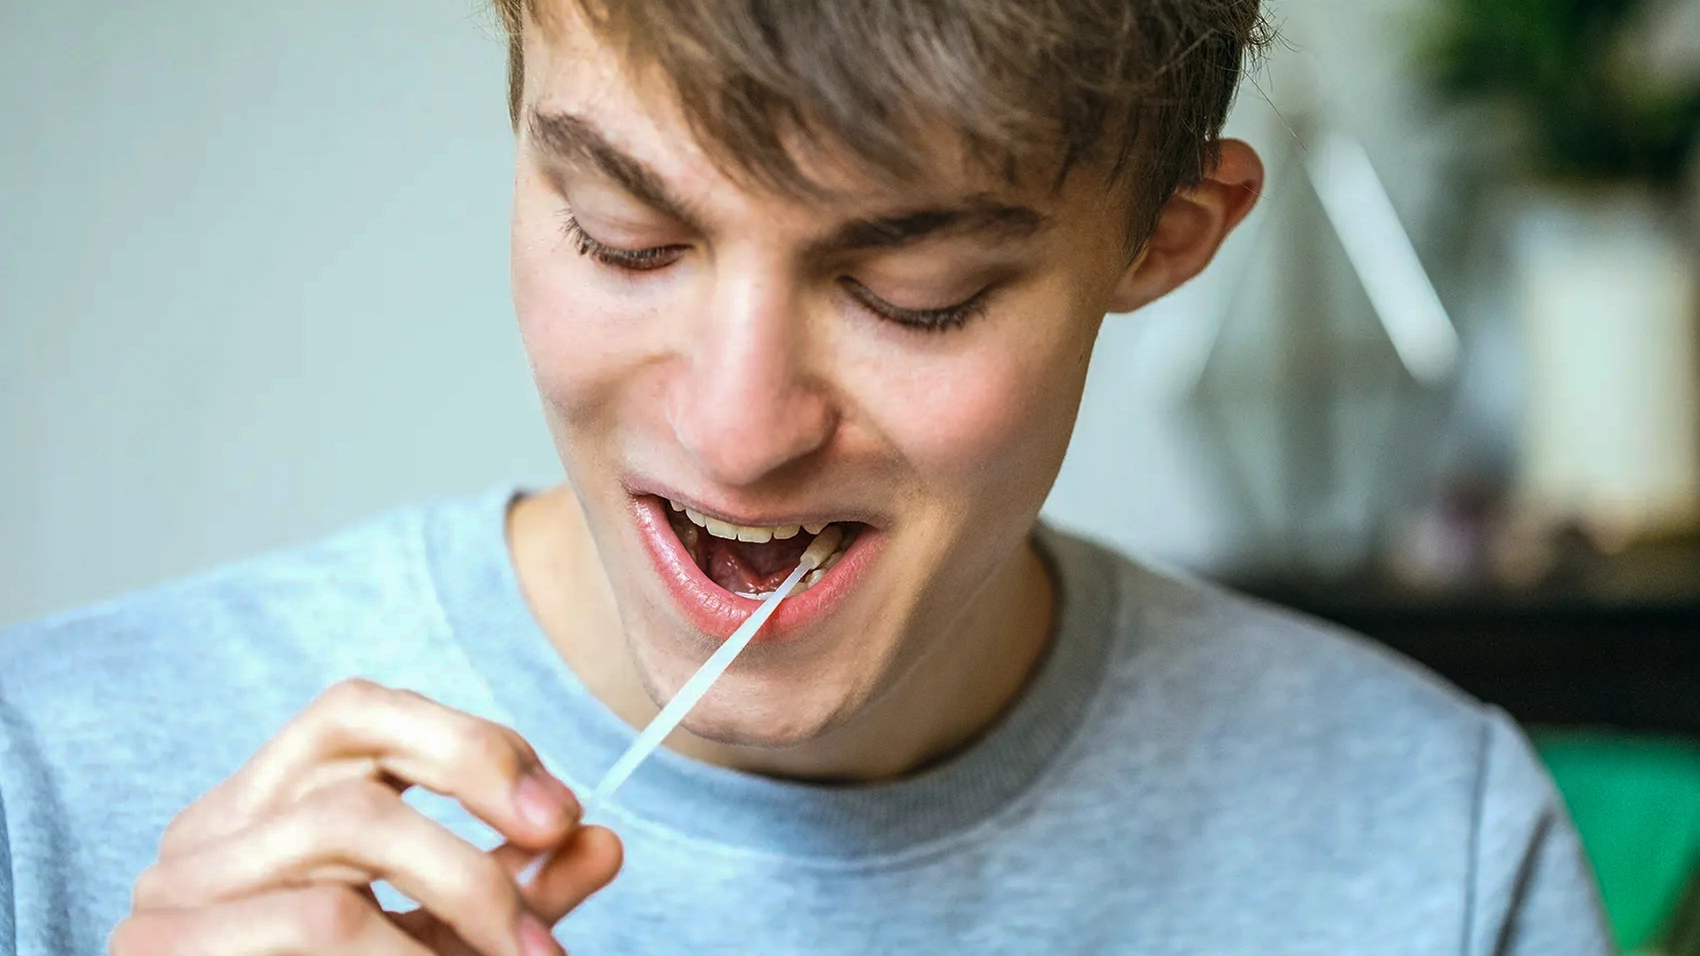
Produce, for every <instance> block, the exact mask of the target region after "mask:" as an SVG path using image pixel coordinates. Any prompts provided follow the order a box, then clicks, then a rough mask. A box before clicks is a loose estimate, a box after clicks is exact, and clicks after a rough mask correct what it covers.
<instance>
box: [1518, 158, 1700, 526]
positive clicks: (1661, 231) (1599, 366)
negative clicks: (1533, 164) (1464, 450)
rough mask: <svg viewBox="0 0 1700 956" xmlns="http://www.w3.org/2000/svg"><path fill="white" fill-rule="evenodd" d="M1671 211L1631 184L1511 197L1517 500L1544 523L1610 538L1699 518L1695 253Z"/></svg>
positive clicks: (1699, 337)
mask: <svg viewBox="0 0 1700 956" xmlns="http://www.w3.org/2000/svg"><path fill="white" fill-rule="evenodd" d="M1679 209H1680V204H1678V203H1675V202H1671V201H1666V200H1665V199H1664V197H1662V196H1661V195H1660V194H1657V193H1655V192H1654V191H1652V190H1650V189H1639V188H1635V187H1628V186H1625V187H1602V188H1598V189H1558V188H1547V189H1541V190H1535V191H1532V192H1531V193H1530V194H1529V195H1528V196H1527V197H1526V198H1525V200H1524V202H1523V203H1522V204H1521V212H1520V214H1519V216H1518V220H1517V223H1516V225H1515V227H1514V237H1515V239H1514V245H1515V261H1516V264H1517V265H1516V267H1517V277H1516V282H1517V301H1518V308H1519V310H1520V312H1521V318H1522V323H1523V333H1524V336H1525V349H1524V353H1525V356H1526V361H1527V366H1526V375H1527V380H1526V396H1527V404H1526V406H1525V417H1524V433H1523V436H1522V437H1523V442H1522V460H1521V473H1520V480H1519V493H1520V495H1519V497H1520V499H1521V504H1522V505H1523V506H1524V507H1525V508H1527V509H1529V510H1530V511H1531V512H1532V513H1534V514H1535V515H1537V516H1539V517H1540V518H1541V519H1542V520H1544V521H1553V522H1570V521H1574V522H1577V523H1579V524H1581V525H1582V526H1583V527H1584V528H1587V529H1590V530H1591V531H1594V532H1596V533H1598V534H1600V535H1603V536H1604V537H1605V538H1606V539H1607V540H1608V541H1616V542H1627V541H1628V540H1630V539H1633V538H1636V537H1641V536H1646V535H1663V534H1668V533H1682V532H1691V531H1693V530H1695V528H1696V526H1697V525H1700V354H1697V353H1700V330H1697V327H1696V321H1697V316H1700V276H1697V266H1700V262H1697V256H1696V254H1695V252H1694V244H1693V242H1692V240H1691V239H1690V237H1689V234H1688V233H1687V231H1686V229H1685V228H1684V224H1683V223H1682V222H1681V221H1680V219H1679V215H1678V213H1679Z"/></svg>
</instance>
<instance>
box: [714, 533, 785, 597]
mask: <svg viewBox="0 0 1700 956" xmlns="http://www.w3.org/2000/svg"><path fill="white" fill-rule="evenodd" d="M813 540H814V535H812V534H808V533H803V534H799V535H797V536H796V537H794V538H787V539H786V540H784V541H769V542H766V543H764V544H756V543H754V542H750V541H727V540H726V539H724V538H716V537H713V536H712V535H707V534H704V535H702V536H701V538H700V540H699V541H698V544H697V554H696V555H694V557H695V558H696V559H697V564H698V565H699V566H701V567H702V569H703V571H705V572H706V573H707V574H708V576H709V578H710V579H711V580H713V581H714V583H715V584H718V585H720V586H721V587H723V588H725V589H726V590H728V591H731V592H733V593H735V594H765V593H767V592H769V591H772V590H775V589H776V588H778V587H779V585H781V584H783V583H784V582H785V576H786V575H787V574H790V573H791V571H792V570H793V569H795V568H796V567H797V562H798V561H801V560H802V558H803V552H804V551H806V550H808V547H809V542H810V541H813Z"/></svg>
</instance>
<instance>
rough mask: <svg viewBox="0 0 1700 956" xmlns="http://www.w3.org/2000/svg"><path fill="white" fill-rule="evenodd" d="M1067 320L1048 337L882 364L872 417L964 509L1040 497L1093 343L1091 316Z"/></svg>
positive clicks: (1023, 503) (1021, 503)
mask: <svg viewBox="0 0 1700 956" xmlns="http://www.w3.org/2000/svg"><path fill="white" fill-rule="evenodd" d="M1056 321H1057V322H1059V323H1060V322H1062V321H1064V320H1063V319H1062V318H1060V317H1059V318H1058V319H1057V320H1056ZM1067 321H1068V322H1069V323H1072V324H1071V325H1066V326H1064V325H1059V326H1056V328H1058V329H1059V332H1058V334H1056V335H1053V336H1048V337H1033V336H1026V337H1022V336H1005V337H1004V338H1003V340H1002V341H998V342H995V343H980V344H978V345H976V346H972V347H965V348H963V349H962V350H961V352H960V353H958V354H954V355H951V356H949V357H947V358H944V359H942V360H941V359H938V358H937V357H935V358H934V360H932V361H928V360H925V359H918V360H916V361H914V362H913V363H904V364H903V365H902V366H899V367H897V368H896V369H893V368H891V367H890V366H887V370H886V371H885V372H883V373H882V374H881V377H882V379H883V380H884V382H883V384H882V385H880V386H879V387H878V388H877V389H875V391H874V392H873V394H876V395H878V396H879V398H878V399H877V400H878V402H879V409H878V411H877V412H876V416H877V417H878V418H879V419H880V420H881V421H882V422H883V423H884V428H883V430H884V431H885V433H886V434H887V435H888V436H889V437H890V438H891V439H892V441H893V442H894V444H896V445H897V446H898V447H899V448H901V449H903V450H904V457H905V458H907V459H908V460H909V462H910V463H911V464H912V465H913V466H914V467H915V468H916V469H917V470H918V471H920V472H921V473H922V474H923V475H924V476H925V478H926V479H928V481H927V483H928V484H929V485H930V486H932V487H935V488H945V489H950V491H948V492H947V494H952V495H953V496H955V497H958V498H967V497H969V496H970V495H972V496H973V497H974V498H976V499H977V500H976V502H975V504H974V505H973V506H971V510H982V509H983V508H984V507H985V506H986V505H991V506H993V507H1020V508H1022V509H1023V510H1024V509H1025V508H1026V507H1027V506H1028V505H1031V506H1032V508H1034V509H1036V508H1037V507H1038V504H1039V503H1042V502H1043V499H1044V496H1045V494H1046V492H1047V491H1048V489H1049V487H1050V483H1051V481H1052V479H1053V478H1055V476H1056V471H1057V468H1058V467H1059V466H1060V465H1061V463H1062V457H1063V453H1064V452H1065V451H1066V450H1067V448H1068V438H1069V433H1070V431H1071V429H1072V427H1073V423H1074V416H1075V413H1076V411H1077V410H1078V408H1079V404H1080V395H1081V391H1082V389H1083V387H1084V384H1085V376H1086V359H1087V356H1088V354H1089V347H1090V342H1091V334H1090V323H1088V322H1086V321H1084V320H1081V319H1078V318H1076V319H1068V320H1067ZM893 371H896V372H897V374H895V375H894V374H892V373H893ZM864 394H867V393H864Z"/></svg>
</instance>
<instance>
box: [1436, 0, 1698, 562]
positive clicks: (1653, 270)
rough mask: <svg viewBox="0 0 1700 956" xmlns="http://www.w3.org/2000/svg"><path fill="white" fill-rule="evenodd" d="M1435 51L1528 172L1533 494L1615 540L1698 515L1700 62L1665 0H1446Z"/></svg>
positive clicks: (1525, 266) (1498, 163) (1528, 502)
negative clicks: (1690, 209)
mask: <svg viewBox="0 0 1700 956" xmlns="http://www.w3.org/2000/svg"><path fill="white" fill-rule="evenodd" d="M1435 3H1436V6H1435V9H1434V13H1433V17H1432V20H1430V21H1429V22H1428V23H1427V25H1426V27H1427V28H1426V29H1425V30H1424V31H1423V33H1422V37H1423V39H1422V43H1421V46H1420V51H1421V57H1420V65H1421V67H1422V69H1423V70H1424V71H1425V72H1426V74H1427V76H1428V79H1429V81H1430V84H1431V86H1432V89H1433V91H1434V94H1435V96H1436V98H1437V99H1439V100H1440V101H1441V102H1443V103H1445V104H1448V105H1456V106H1461V107H1471V108H1473V109H1474V110H1475V111H1476V113H1477V116H1478V118H1488V119H1490V120H1491V122H1490V123H1489V124H1486V125H1485V126H1484V128H1483V132H1484V133H1486V134H1490V135H1484V136H1483V137H1481V138H1480V141H1481V142H1488V141H1497V142H1499V143H1500V144H1502V145H1506V146H1507V147H1508V148H1506V149H1503V150H1501V151H1499V152H1497V153H1495V154H1493V155H1491V157H1488V156H1484V157H1482V158H1483V159H1485V160H1486V162H1488V163H1489V164H1491V165H1492V166H1493V168H1494V171H1495V173H1496V174H1498V175H1499V178H1502V179H1503V181H1504V182H1505V183H1506V184H1507V185H1509V186H1511V187H1512V189H1511V190H1510V192H1511V194H1512V195H1513V196H1514V197H1515V198H1514V200H1513V201H1512V203H1511V206H1512V207H1513V208H1514V209H1515V210H1516V212H1515V214H1514V216H1513V220H1514V221H1513V223H1512V226H1511V230H1510V235H1511V239H1512V253H1513V255H1512V258H1511V261H1512V262H1514V263H1515V264H1516V275H1515V276H1514V282H1515V288H1516V301H1517V302H1518V309H1519V311H1520V312H1521V313H1522V314H1521V319H1522V322H1523V333H1524V337H1525V346H1526V348H1525V350H1524V356H1525V359H1526V364H1525V368H1524V374H1525V383H1524V384H1525V394H1526V398H1527V405H1526V416H1525V422H1524V425H1525V427H1524V434H1523V435H1522V446H1523V447H1522V453H1521V465H1520V475H1519V476H1518V487H1519V490H1520V498H1521V499H1522V502H1521V503H1522V504H1523V505H1525V506H1526V507H1527V508H1529V509H1530V510H1532V511H1534V512H1535V513H1536V514H1538V515H1542V516H1545V517H1547V518H1550V519H1555V520H1579V521H1580V522H1581V523H1582V524H1583V526H1584V527H1587V528H1591V529H1593V530H1595V531H1597V532H1600V533H1602V534H1603V535H1604V536H1605V537H1606V538H1608V539H1615V540H1618V541H1626V540H1628V539H1630V538H1632V537H1635V536H1638V535H1641V534H1645V533H1660V532H1666V531H1671V530H1680V531H1692V530H1694V528H1695V527H1696V525H1697V523H1700V342H1697V338H1700V333H1697V328H1696V316H1697V306H1700V278H1697V277H1700V273H1697V264H1700V256H1697V254H1696V251H1695V242H1694V229H1693V222H1692V217H1691V216H1690V215H1689V214H1687V213H1685V211H1684V210H1685V203H1684V202H1683V201H1682V200H1683V195H1684V192H1685V189H1684V186H1685V183H1687V182H1690V181H1691V179H1690V176H1691V173H1692V170H1693V166H1694V162H1693V161H1694V157H1695V148H1696V144H1697V141H1700V69H1691V68H1690V67H1692V66H1693V64H1688V63H1682V62H1680V61H1679V59H1678V58H1673V57H1670V56H1660V55H1658V53H1659V48H1660V45H1661V44H1660V39H1661V30H1662V29H1663V27H1664V25H1665V23H1666V22H1667V21H1664V20H1662V19H1661V18H1662V17H1664V16H1667V15H1668V14H1669V6H1668V5H1659V4H1657V3H1655V2H1651V0H1435Z"/></svg>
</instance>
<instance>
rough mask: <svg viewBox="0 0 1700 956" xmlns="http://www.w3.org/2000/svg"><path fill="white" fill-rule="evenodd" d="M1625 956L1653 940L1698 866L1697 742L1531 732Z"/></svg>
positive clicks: (1699, 795)
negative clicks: (1567, 811)
mask: <svg viewBox="0 0 1700 956" xmlns="http://www.w3.org/2000/svg"><path fill="white" fill-rule="evenodd" d="M1531 736H1533V738H1534V741H1535V747H1536V749H1537V750H1539V751H1540V754H1541V757H1542V759H1543V760H1544V761H1545V762H1546V765H1547V767H1548V769H1550V770H1551V771H1552V776H1553V779H1554V780H1555V781H1556V782H1557V783H1558V789H1559V791H1560V792H1562V793H1563V794H1564V800H1565V803H1566V804H1567V805H1568V806H1569V808H1570V815H1571V817H1572V818H1573V819H1575V821H1576V828H1577V830H1579V831H1580V832H1581V834H1582V843H1583V845H1584V846H1585V847H1586V848H1587V851H1588V858H1589V860H1590V861H1591V862H1592V863H1593V866H1594V873H1595V875H1596V876H1597V877H1598V879H1599V883H1600V894H1601V896H1602V897H1603V898H1604V900H1605V906H1606V912H1607V913H1608V914H1609V915H1610V917H1611V925H1612V933H1613V935H1614V936H1615V937H1616V938H1617V944H1618V946H1619V947H1620V948H1621V949H1623V950H1624V951H1625V952H1630V951H1634V950H1637V949H1641V948H1643V947H1648V946H1651V945H1654V944H1656V943H1658V942H1659V934H1661V933H1662V932H1664V931H1666V930H1667V928H1668V924H1669V923H1670V921H1671V917H1672V915H1673V913H1674V911H1675V909H1676V907H1677V903H1678V900H1679V899H1680V898H1681V897H1682V892H1683V888H1684V887H1685V886H1686V885H1687V884H1688V882H1689V880H1690V879H1691V878H1692V877H1693V876H1694V874H1695V873H1696V869H1697V867H1700V742H1695V741H1688V740H1678V739H1669V738H1650V737H1633V736H1627V735H1617V734H1611V733H1605V732H1584V731H1535V732H1532V734H1531Z"/></svg>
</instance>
